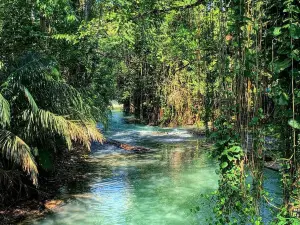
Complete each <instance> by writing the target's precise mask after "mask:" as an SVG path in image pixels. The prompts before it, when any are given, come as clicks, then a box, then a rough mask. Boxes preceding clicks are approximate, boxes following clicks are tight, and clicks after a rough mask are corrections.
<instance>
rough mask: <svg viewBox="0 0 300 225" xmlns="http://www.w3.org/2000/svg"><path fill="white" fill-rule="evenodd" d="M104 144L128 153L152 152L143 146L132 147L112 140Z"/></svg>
mask: <svg viewBox="0 0 300 225" xmlns="http://www.w3.org/2000/svg"><path fill="white" fill-rule="evenodd" d="M104 143H105V144H110V145H114V146H117V147H118V148H121V149H124V150H126V151H133V152H140V153H142V152H147V151H150V149H149V148H145V147H141V146H132V145H129V144H125V143H122V142H119V141H116V140H112V139H106V140H105V142H104Z"/></svg>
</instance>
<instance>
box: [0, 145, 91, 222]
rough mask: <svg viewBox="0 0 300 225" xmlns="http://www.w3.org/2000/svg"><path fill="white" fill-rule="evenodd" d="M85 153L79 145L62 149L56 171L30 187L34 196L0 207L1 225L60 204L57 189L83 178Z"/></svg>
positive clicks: (40, 213)
mask: <svg viewBox="0 0 300 225" xmlns="http://www.w3.org/2000/svg"><path fill="white" fill-rule="evenodd" d="M87 154H88V152H87V150H84V149H83V148H82V147H80V146H77V147H76V148H74V149H73V150H71V151H63V152H62V154H61V155H60V156H59V157H58V160H57V161H56V162H55V168H57V169H56V171H55V172H54V173H53V174H52V175H51V176H48V177H47V178H43V179H40V181H39V188H38V189H35V188H34V187H30V188H31V189H33V190H34V191H35V192H36V194H35V196H34V197H32V196H24V197H22V198H20V199H19V200H18V201H16V202H12V203H11V204H10V205H7V206H5V207H4V206H3V207H1V208H0V221H1V225H9V224H18V223H20V222H22V221H24V220H26V219H27V218H30V219H32V218H38V217H42V216H43V215H44V214H46V213H49V212H51V211H52V210H54V209H55V208H57V207H59V206H61V205H62V204H63V201H61V200H60V199H56V197H57V194H58V192H59V189H60V188H61V187H63V186H64V185H66V184H67V183H69V182H72V181H82V180H83V179H84V177H85V176H84V172H83V171H82V170H81V166H83V165H84V164H85V163H86V162H85V156H86V155H87ZM78 165H81V166H80V167H78Z"/></svg>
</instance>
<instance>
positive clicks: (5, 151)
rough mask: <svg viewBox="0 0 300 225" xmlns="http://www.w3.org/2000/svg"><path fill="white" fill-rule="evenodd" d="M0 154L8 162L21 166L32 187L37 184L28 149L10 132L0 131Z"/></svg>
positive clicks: (35, 170)
mask: <svg viewBox="0 0 300 225" xmlns="http://www.w3.org/2000/svg"><path fill="white" fill-rule="evenodd" d="M0 150H1V154H2V155H3V156H4V157H6V158H7V159H8V160H12V161H13V162H14V163H16V164H19V165H20V166H22V169H23V171H24V172H26V173H27V174H28V175H30V177H31V180H32V182H33V184H34V185H37V184H38V178H37V177H38V170H37V166H36V163H35V160H34V157H33V155H32V154H31V150H30V147H29V146H28V145H27V144H26V143H25V142H24V141H23V140H22V139H21V138H20V137H18V136H16V135H14V134H13V133H11V132H10V131H7V130H0Z"/></svg>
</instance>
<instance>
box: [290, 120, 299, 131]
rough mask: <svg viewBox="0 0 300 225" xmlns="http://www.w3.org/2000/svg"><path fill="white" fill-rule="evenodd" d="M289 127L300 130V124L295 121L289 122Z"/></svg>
mask: <svg viewBox="0 0 300 225" xmlns="http://www.w3.org/2000/svg"><path fill="white" fill-rule="evenodd" d="M289 125H290V126H291V127H292V128H294V129H298V130H300V123H299V122H298V121H296V120H293V119H291V120H289Z"/></svg>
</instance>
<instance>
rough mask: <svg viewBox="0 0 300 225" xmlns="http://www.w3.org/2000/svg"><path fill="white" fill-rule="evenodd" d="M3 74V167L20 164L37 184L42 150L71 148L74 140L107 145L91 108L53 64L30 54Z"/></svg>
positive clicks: (0, 130)
mask: <svg viewBox="0 0 300 225" xmlns="http://www.w3.org/2000/svg"><path fill="white" fill-rule="evenodd" d="M5 74H6V76H5V79H4V82H3V84H2V85H1V88H0V160H1V161H2V164H1V163H0V169H1V167H2V169H12V168H16V166H19V167H20V168H22V170H23V171H24V172H25V173H26V174H27V175H29V176H30V178H31V180H32V182H33V184H34V185H37V184H38V165H37V161H36V156H38V153H39V148H44V147H45V146H47V145H48V147H49V144H48V143H50V142H52V143H55V144H56V143H57V142H58V140H59V141H63V143H64V145H65V146H66V147H67V148H68V149H71V148H72V143H73V142H78V143H80V144H82V145H83V146H85V147H86V148H87V149H89V148H90V144H91V142H92V141H99V142H102V141H103V136H102V134H101V133H100V132H99V131H98V129H97V128H96V123H95V121H94V119H93V117H92V115H91V113H90V110H89V107H88V106H85V105H84V103H83V100H82V97H81V95H80V93H79V92H78V91H77V90H76V89H74V88H73V87H72V86H70V85H68V84H67V83H66V82H65V81H64V80H63V79H62V77H61V75H60V73H59V72H58V69H57V66H56V65H55V63H53V61H52V60H49V59H48V58H45V57H41V56H40V55H36V54H32V53H29V54H26V55H25V56H24V57H22V58H21V59H19V60H18V61H16V62H15V63H14V64H13V66H11V67H10V68H8V69H7V71H6V73H5ZM50 147H52V148H55V146H50ZM1 161H0V162H1ZM0 171H1V170H0ZM0 173H1V172H0Z"/></svg>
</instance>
